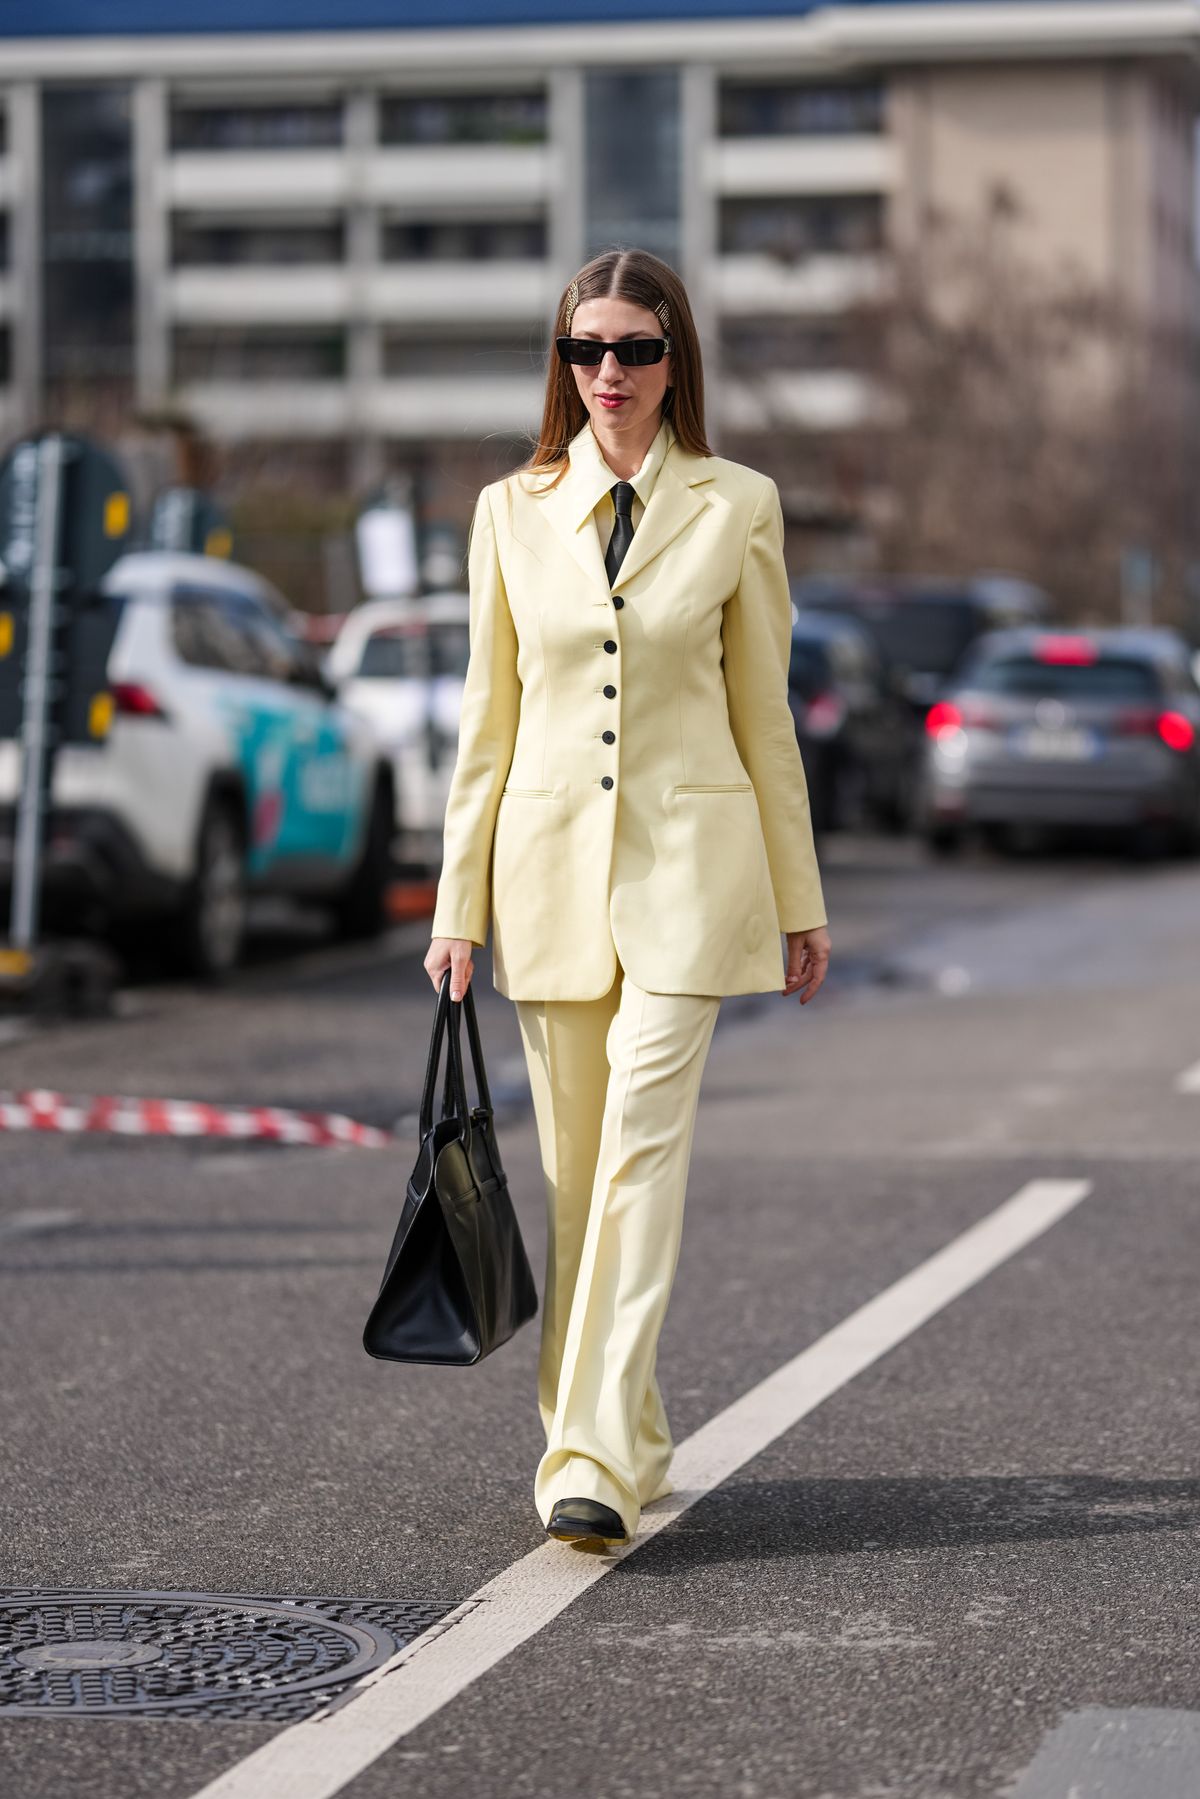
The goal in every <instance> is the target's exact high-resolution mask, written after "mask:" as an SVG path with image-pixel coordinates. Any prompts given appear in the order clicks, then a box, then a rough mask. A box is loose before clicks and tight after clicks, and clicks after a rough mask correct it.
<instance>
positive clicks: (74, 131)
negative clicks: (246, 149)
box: [42, 83, 133, 408]
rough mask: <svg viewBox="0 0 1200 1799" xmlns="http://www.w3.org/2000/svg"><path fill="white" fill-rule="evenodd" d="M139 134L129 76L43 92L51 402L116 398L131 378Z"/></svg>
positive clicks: (46, 313)
mask: <svg viewBox="0 0 1200 1799" xmlns="http://www.w3.org/2000/svg"><path fill="white" fill-rule="evenodd" d="M132 154H133V138H132V127H131V108H130V91H129V88H128V86H127V85H126V84H124V83H113V84H111V85H110V84H96V85H94V86H93V85H88V86H83V85H80V86H62V87H60V86H59V85H58V84H57V83H48V84H47V85H46V87H45V89H44V90H43V93H42V169H43V177H42V255H43V270H42V280H43V292H44V302H43V306H44V328H45V340H46V378H47V389H48V391H47V401H48V404H49V406H50V407H51V408H56V407H59V406H61V405H64V404H68V403H74V402H75V401H77V400H78V399H79V398H80V395H81V393H82V392H83V391H84V390H87V391H90V392H91V394H92V395H93V397H95V396H97V394H98V393H99V392H101V391H102V392H103V393H105V394H106V395H108V396H109V397H116V398H119V397H120V396H121V395H122V394H124V393H125V392H126V391H127V390H128V387H129V385H130V383H131V382H132V378H133V164H132Z"/></svg>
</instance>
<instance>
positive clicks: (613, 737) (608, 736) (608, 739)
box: [601, 731, 617, 743]
mask: <svg viewBox="0 0 1200 1799" xmlns="http://www.w3.org/2000/svg"><path fill="white" fill-rule="evenodd" d="M601 735H602V736H603V738H604V741H605V743H615V742H616V741H617V734H616V732H615V731H604V732H602V733H601Z"/></svg>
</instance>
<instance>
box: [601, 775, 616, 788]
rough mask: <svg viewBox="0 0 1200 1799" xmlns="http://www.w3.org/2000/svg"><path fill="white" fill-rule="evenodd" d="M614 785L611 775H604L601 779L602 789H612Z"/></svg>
mask: <svg viewBox="0 0 1200 1799" xmlns="http://www.w3.org/2000/svg"><path fill="white" fill-rule="evenodd" d="M612 784H613V778H612V776H611V775H603V776H602V777H601V780H600V785H601V787H611V786H612Z"/></svg>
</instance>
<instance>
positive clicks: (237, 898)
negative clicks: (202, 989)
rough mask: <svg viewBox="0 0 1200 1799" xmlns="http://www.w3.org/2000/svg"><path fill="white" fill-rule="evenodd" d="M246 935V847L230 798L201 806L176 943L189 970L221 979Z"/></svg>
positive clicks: (235, 959)
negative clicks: (197, 837)
mask: <svg viewBox="0 0 1200 1799" xmlns="http://www.w3.org/2000/svg"><path fill="white" fill-rule="evenodd" d="M245 935H246V848H245V838H244V833H243V830H242V822H241V819H240V817H239V815H238V812H237V810H236V808H235V806H234V805H233V803H232V802H231V801H229V800H227V799H220V798H215V797H214V798H212V799H210V800H209V801H208V804H207V805H206V806H205V808H204V816H203V817H202V819H201V821H200V833H199V841H198V844H197V849H196V869H195V873H194V874H193V876H192V879H191V881H190V883H189V886H188V892H187V896H186V898H185V900H184V903H183V908H182V911H181V913H180V917H179V926H178V945H179V950H180V954H181V959H182V961H183V964H184V966H185V968H186V969H187V971H188V972H189V974H192V975H195V976H196V977H197V978H198V979H199V980H202V981H220V980H223V979H224V977H225V976H226V975H227V974H229V973H230V972H231V971H232V970H233V969H234V968H236V967H237V965H238V963H239V961H240V960H241V955H242V945H243V943H244V941H245Z"/></svg>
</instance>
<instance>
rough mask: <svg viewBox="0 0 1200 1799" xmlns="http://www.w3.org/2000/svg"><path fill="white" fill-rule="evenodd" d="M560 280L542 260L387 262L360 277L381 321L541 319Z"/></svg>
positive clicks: (547, 312) (551, 308) (549, 310)
mask: <svg viewBox="0 0 1200 1799" xmlns="http://www.w3.org/2000/svg"><path fill="white" fill-rule="evenodd" d="M560 285H561V283H560V282H557V281H556V278H555V275H554V272H553V271H552V270H551V268H550V267H549V265H548V264H547V263H544V262H534V261H526V262H391V263H383V264H381V265H380V266H379V267H378V268H376V269H374V270H372V271H371V273H370V274H369V275H368V276H367V278H366V280H365V282H364V288H365V291H366V295H367V305H368V310H369V312H370V315H371V317H372V318H376V319H380V320H383V321H388V320H395V321H397V322H408V321H412V322H414V323H420V322H423V321H430V320H441V319H454V320H462V321H471V322H473V323H476V324H480V325H485V326H486V325H488V324H500V323H507V322H514V321H515V322H517V323H520V324H524V323H526V322H527V321H528V322H529V323H531V324H533V323H541V322H542V321H543V320H544V319H547V318H549V317H550V316H551V315H552V313H553V311H554V306H555V302H556V301H557V299H558V293H559V286H560Z"/></svg>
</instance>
